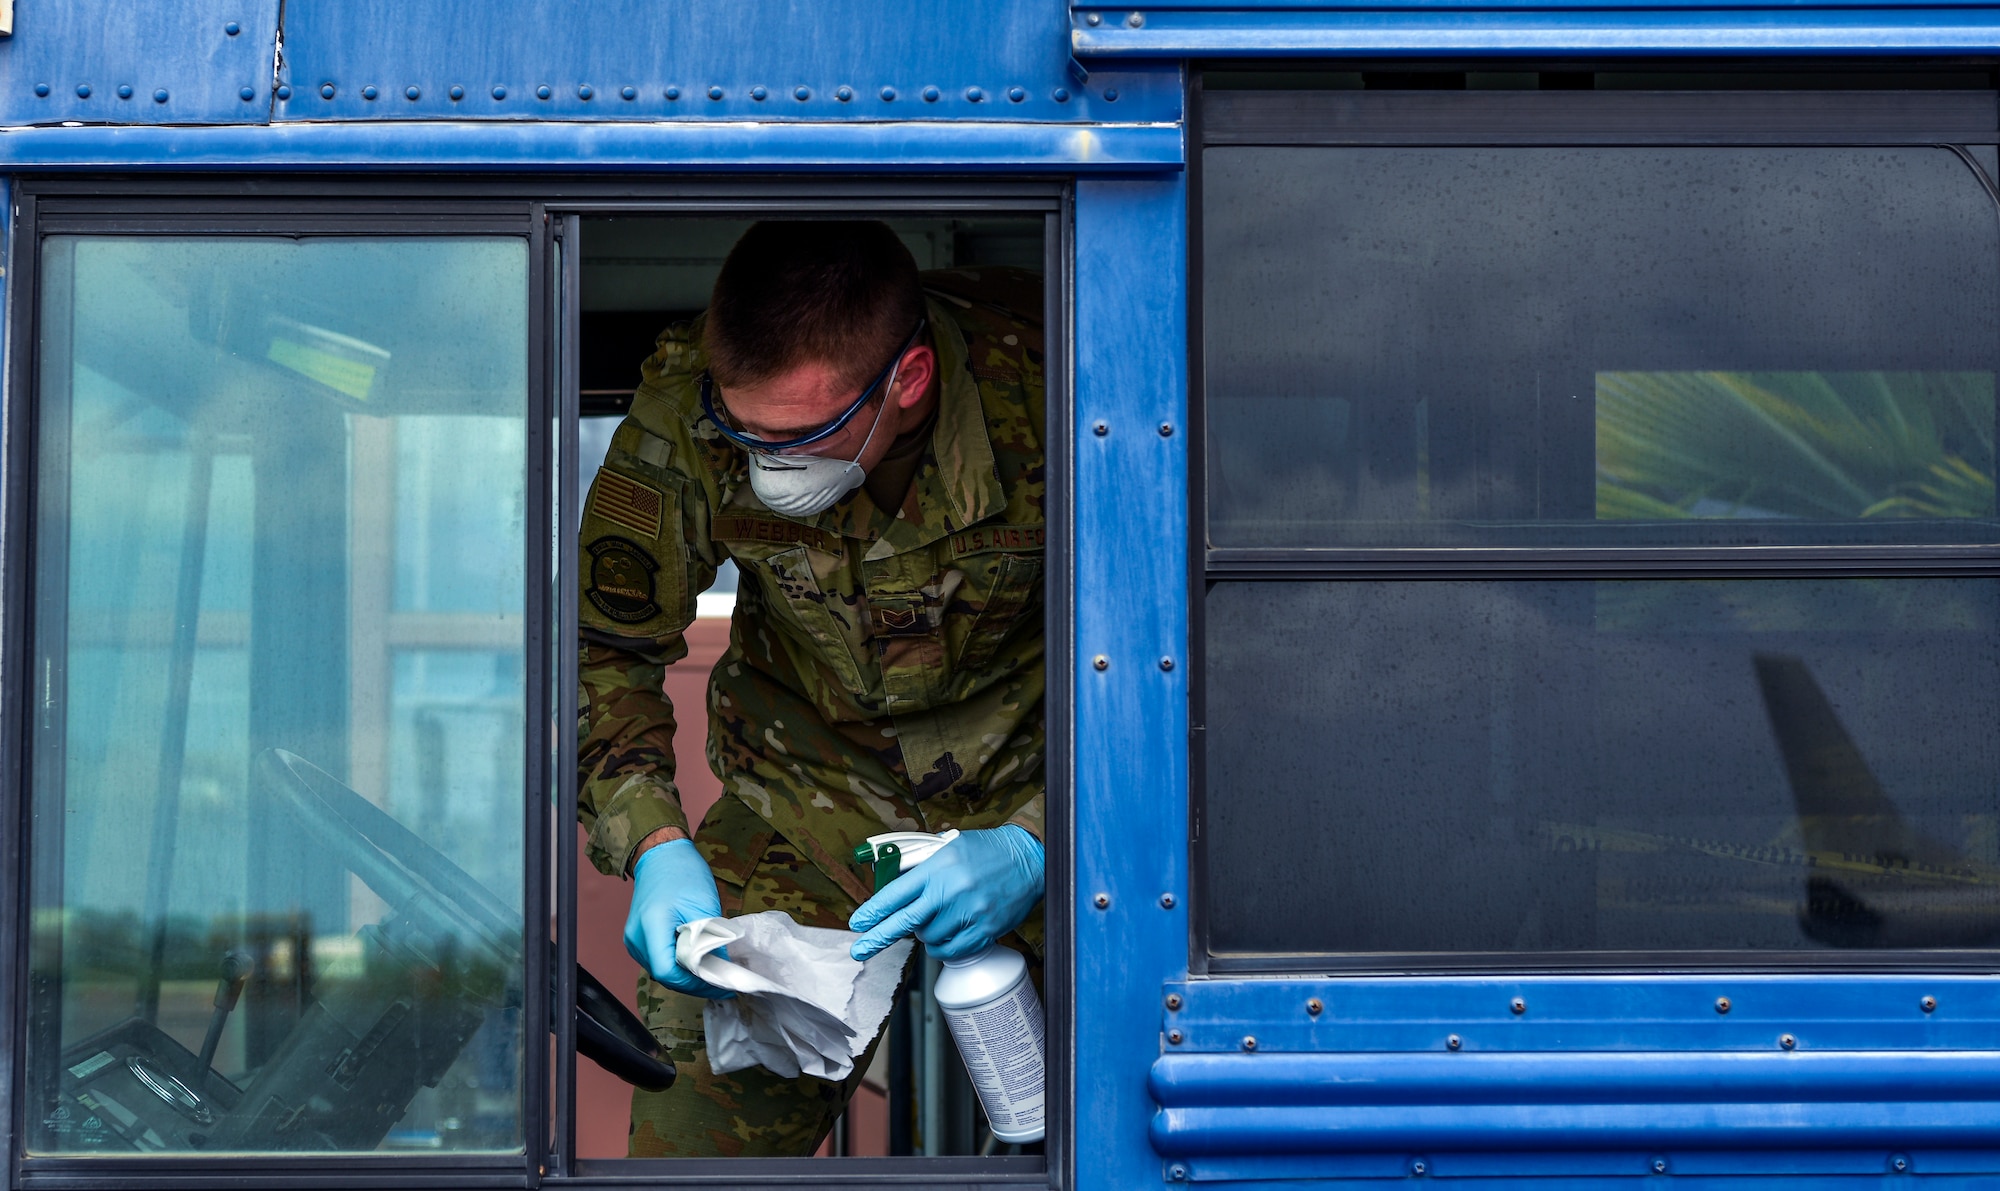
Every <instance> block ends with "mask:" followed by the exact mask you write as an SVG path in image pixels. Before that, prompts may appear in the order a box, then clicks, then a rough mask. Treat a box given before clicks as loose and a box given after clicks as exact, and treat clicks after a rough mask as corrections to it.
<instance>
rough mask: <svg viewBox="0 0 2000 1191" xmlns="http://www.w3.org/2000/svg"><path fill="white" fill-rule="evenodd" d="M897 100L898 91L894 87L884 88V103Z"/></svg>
mask: <svg viewBox="0 0 2000 1191" xmlns="http://www.w3.org/2000/svg"><path fill="white" fill-rule="evenodd" d="M895 98H896V89H895V88H894V87H884V88H882V102H883V103H889V102H890V101H892V100H894V99H895Z"/></svg>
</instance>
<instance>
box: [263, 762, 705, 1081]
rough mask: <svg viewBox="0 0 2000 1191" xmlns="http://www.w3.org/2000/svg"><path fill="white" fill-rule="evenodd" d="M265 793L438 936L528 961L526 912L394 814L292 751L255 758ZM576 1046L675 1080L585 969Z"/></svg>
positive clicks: (642, 1030)
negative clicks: (281, 798)
mask: <svg viewBox="0 0 2000 1191" xmlns="http://www.w3.org/2000/svg"><path fill="white" fill-rule="evenodd" d="M257 768H258V772H259V776H260V777H262V778H263V779H264V784H265V786H266V787H267V788H268V789H270V790H272V791H274V792H281V793H283V794H284V795H285V796H286V797H287V798H288V799H289V801H290V804H291V806H292V808H293V809H294V810H295V811H297V812H298V815H299V817H300V819H301V820H303V821H304V823H305V824H306V825H307V826H308V827H309V828H310V829H311V830H312V831H313V833H314V835H315V836H316V837H317V838H318V840H319V842H321V843H322V844H324V845H325V846H326V847H328V848H329V849H331V850H332V851H334V852H335V853H336V854H337V855H338V856H339V858H340V860H341V861H342V862H343V863H344V864H345V865H346V866H347V868H348V869H350V870H351V871H352V872H353V873H354V874H355V875H356V876H358V877H360V878H361V880H362V881H363V882H364V883H366V884H367V885H368V887H369V888H370V889H373V890H374V891H375V893H376V895H377V896H379V897H381V898H382V900H383V901H385V902H387V903H388V904H389V905H391V906H393V907H395V908H396V909H397V910H398V911H400V912H401V913H404V914H407V915H409V916H410V917H411V918H413V919H415V920H417V921H420V922H422V923H424V924H425V925H426V926H427V927H428V928H429V929H431V930H432V931H433V932H435V933H436V934H438V935H440V936H451V937H457V938H461V939H463V940H465V941H466V942H468V943H472V944H476V945H479V946H481V947H483V948H484V949H485V950H487V951H488V952H489V953H492V954H493V956H494V958H495V959H497V960H500V961H502V962H503V963H506V964H507V965H509V966H512V965H515V964H518V963H519V962H520V940H521V938H522V933H523V932H522V924H521V918H520V915H518V914H516V913H514V911H513V910H512V909H511V908H510V907H508V906H506V905H505V904H503V903H502V902H501V901H500V900H499V899H498V898H496V897H494V896H493V895H492V894H491V893H490V892H488V891H487V889H486V888H485V887H484V886H483V885H481V884H480V883H479V882H477V881H475V880H473V879H472V877H471V876H470V875H468V874H467V873H466V871H465V870H464V869H462V868H460V867H458V866H457V865H456V864H453V863H452V862H451V860H450V859H449V858H447V857H446V856H445V855H444V853H442V852H440V851H438V850H437V849H436V848H434V847H432V846H431V845H430V844H428V843H425V842H424V841H423V839H422V838H420V837H419V836H417V835H416V833H414V832H412V831H411V830H410V829H409V828H407V827H405V826H403V825H402V824H401V823H398V822H397V821H396V820H395V818H394V817H392V816H391V815H389V813H388V812H386V811H384V810H382V808H380V807H378V806H376V805H375V804H374V803H372V802H370V801H368V800H367V799H366V798H363V797H362V796H361V795H360V794H357V793H356V792H354V791H353V790H352V789H349V788H348V787H347V786H346V785H345V784H343V783H342V782H340V781H339V780H338V779H337V778H335V777H334V776H333V775H332V774H329V773H327V772H326V771H325V770H323V769H321V768H320V767H319V766H317V765H314V764H313V763H312V762H310V761H307V760H306V759H305V758H303V757H301V756H299V755H298V754H296V753H291V752H287V751H285V750H284V749H267V750H265V751H264V752H263V753H261V754H259V755H258V757H257ZM557 954H558V952H557V950H556V945H555V943H554V942H553V941H551V942H550V944H549V958H550V961H551V962H550V964H549V972H550V974H549V981H550V987H549V994H550V995H549V1028H550V1030H551V1031H552V1032H553V1031H554V1030H555V1028H556V1014H557V1013H559V1012H560V1010H559V1008H558V1007H557V1003H556V1002H557V998H556V995H555V993H556V973H557V971H558V969H557V966H556V956H557ZM576 1049H577V1053H578V1054H581V1055H582V1056H584V1057H585V1058H587V1059H589V1060H590V1061H591V1062H593V1063H596V1064H597V1065H598V1066H599V1067H602V1068H603V1069H604V1070H606V1071H608V1072H610V1073H611V1074H612V1075H615V1076H617V1077H618V1078H619V1079H622V1080H624V1081H625V1082H626V1083H629V1084H633V1085H635V1086H637V1087H640V1088H644V1089H645V1090H646V1091H649V1092H661V1091H665V1090H666V1089H667V1088H669V1087H671V1086H672V1085H673V1082H674V1065H673V1064H672V1063H671V1062H666V1061H663V1060H662V1059H661V1058H660V1047H659V1043H658V1042H657V1041H655V1040H654V1038H653V1035H652V1032H651V1031H649V1030H647V1029H646V1026H645V1024H644V1023H643V1022H641V1021H640V1020H639V1018H638V1017H637V1016H636V1015H635V1014H634V1013H633V1012H632V1011H631V1010H630V1009H627V1008H626V1007H625V1006H624V1004H623V1003H622V1002H620V1001H619V1000H618V998H617V997H616V996H614V995H612V993H611V991H610V990H609V989H607V988H605V987H604V985H603V984H602V983H600V982H599V981H598V980H597V978H596V977H594V976H592V975H591V974H590V973H589V972H588V971H586V970H585V969H584V968H583V966H582V965H580V964H579V965H578V966H577V969H576Z"/></svg>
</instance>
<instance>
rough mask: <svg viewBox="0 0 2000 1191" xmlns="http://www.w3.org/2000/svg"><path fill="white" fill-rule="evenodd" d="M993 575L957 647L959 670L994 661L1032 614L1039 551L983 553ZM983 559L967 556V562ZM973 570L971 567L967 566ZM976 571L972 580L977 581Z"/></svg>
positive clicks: (1037, 599)
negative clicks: (1015, 631) (1023, 621)
mask: <svg viewBox="0 0 2000 1191" xmlns="http://www.w3.org/2000/svg"><path fill="white" fill-rule="evenodd" d="M985 560H990V561H989V562H988V566H989V567H990V568H991V572H992V575H993V581H992V583H991V584H990V585H989V586H988V587H987V589H986V598H985V600H984V602H983V603H982V605H981V607H980V609H979V612H978V614H977V615H976V616H974V618H973V621H972V628H971V629H970V630H969V631H967V633H966V635H965V644H964V645H963V646H962V647H961V648H960V649H959V653H958V669H959V671H960V672H961V673H966V672H970V671H974V670H978V669H980V668H982V667H984V666H986V665H987V664H989V663H991V662H992V660H993V655H994V653H995V652H996V651H997V650H998V649H999V648H1000V646H1001V644H1002V643H1004V642H1005V641H1006V640H1007V638H1008V636H1010V635H1011V634H1012V633H1013V632H1014V630H1015V629H1016V628H1017V627H1019V625H1020V624H1021V621H1022V619H1023V618H1024V617H1026V616H1028V615H1030V614H1031V613H1035V612H1037V611H1038V610H1039V608H1040V607H1041V600H1042V556H1041V555H1039V554H995V555H987V556H985ZM978 561H983V560H979V559H967V560H965V562H964V563H961V564H960V565H961V566H964V565H965V564H966V563H975V562H978ZM968 569H973V568H968ZM985 569H987V568H985V567H981V568H977V569H976V570H975V574H974V582H975V583H976V582H977V571H978V570H985Z"/></svg>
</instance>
